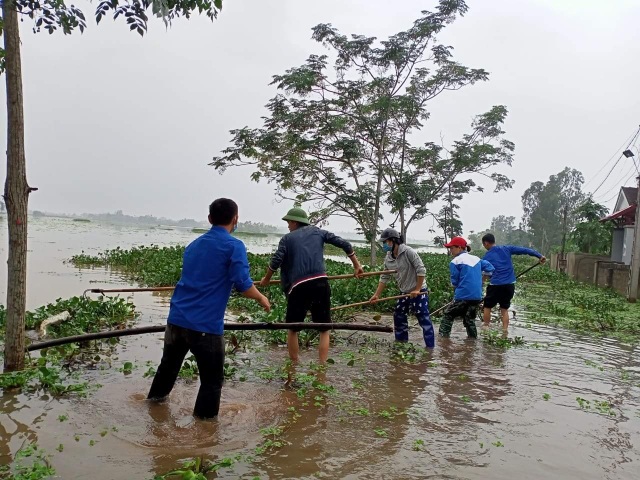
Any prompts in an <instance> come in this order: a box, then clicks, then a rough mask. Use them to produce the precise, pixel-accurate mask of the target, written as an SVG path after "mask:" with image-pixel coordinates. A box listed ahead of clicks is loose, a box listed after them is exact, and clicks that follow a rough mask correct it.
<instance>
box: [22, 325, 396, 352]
mask: <svg viewBox="0 0 640 480" xmlns="http://www.w3.org/2000/svg"><path fill="white" fill-rule="evenodd" d="M165 328H166V325H150V326H146V327H138V328H126V329H123V330H110V331H106V332H97V333H87V334H84V335H74V336H72V337H63V338H56V339H53V340H47V341H45V342H38V343H32V344H31V345H29V346H27V348H26V350H27V351H28V352H33V351H34V350H40V349H42V348H48V347H57V346H59V345H66V344H68V343H76V342H86V341H88V340H98V339H103V338H115V337H127V336H131V335H142V334H145V333H160V332H164V331H165ZM224 329H225V330H291V329H301V330H324V329H327V330H358V331H365V332H384V333H390V332H392V331H393V328H391V327H389V326H386V325H368V324H363V323H311V322H297V323H264V322H262V323H236V322H229V323H225V324H224Z"/></svg>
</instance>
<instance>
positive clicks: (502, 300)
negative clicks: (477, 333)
mask: <svg viewBox="0 0 640 480" xmlns="http://www.w3.org/2000/svg"><path fill="white" fill-rule="evenodd" d="M482 245H483V246H484V248H485V249H486V250H487V253H485V254H484V257H482V259H483V260H486V261H487V262H489V263H490V264H491V265H493V266H494V268H495V271H494V272H493V275H491V281H490V283H489V285H488V286H487V292H486V295H485V297H484V311H483V323H484V327H485V328H486V327H488V326H489V322H491V309H492V308H494V307H495V306H496V305H499V306H500V316H501V318H502V329H503V330H504V332H505V333H506V332H507V330H508V329H509V307H510V306H511V299H513V295H514V293H515V290H516V272H515V270H514V269H513V262H512V261H511V255H529V256H531V257H536V258H539V259H540V263H544V262H545V261H546V258H545V257H544V256H543V255H542V254H541V253H540V252H537V251H535V250H533V249H532V248H526V247H517V246H514V245H496V237H495V236H494V235H493V234H492V233H487V234H486V235H485V236H484V237H482Z"/></svg>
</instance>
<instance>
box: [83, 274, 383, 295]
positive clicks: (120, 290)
mask: <svg viewBox="0 0 640 480" xmlns="http://www.w3.org/2000/svg"><path fill="white" fill-rule="evenodd" d="M391 273H396V271H395V270H382V271H380V272H365V273H363V274H362V275H360V277H356V275H355V274H354V273H347V274H344V275H332V276H330V277H327V280H343V279H347V278H364V277H372V276H374V275H385V274H391ZM258 283H259V282H253V284H254V285H256V286H258ZM279 284H280V280H279V279H277V280H270V281H269V285H279ZM175 288H176V287H175V286H172V287H140V288H89V289H87V290H85V291H84V293H83V295H84V294H86V293H87V292H91V293H101V294H104V293H134V292H170V291H172V290H174V289H175Z"/></svg>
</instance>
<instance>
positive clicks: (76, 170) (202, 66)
mask: <svg viewBox="0 0 640 480" xmlns="http://www.w3.org/2000/svg"><path fill="white" fill-rule="evenodd" d="M435 4H436V2H435V1H434V0H430V1H424V0H422V1H414V0H402V1H401V2H400V1H398V2H389V1H388V0H385V1H382V0H348V1H347V0H325V1H323V2H309V1H302V0H280V1H275V0H272V1H264V0H244V1H243V0H226V1H225V2H224V10H223V12H222V14H221V15H220V17H219V19H218V20H217V21H215V22H214V23H211V22H209V21H208V20H207V19H206V18H204V17H203V18H200V17H193V18H192V19H191V20H178V21H176V22H174V25H173V27H172V28H170V29H168V30H166V29H165V28H164V26H163V24H162V23H161V22H160V21H157V20H154V21H152V22H151V24H150V27H149V33H148V35H146V36H145V37H144V38H140V37H139V36H138V35H137V34H133V33H129V32H128V29H127V27H126V25H125V23H124V22H121V21H118V22H116V23H114V22H112V21H110V20H109V19H107V20H103V22H102V24H101V25H100V26H96V25H95V21H94V20H93V18H90V27H89V29H88V30H87V31H86V32H85V33H84V34H83V35H80V34H74V35H72V36H67V37H65V36H63V35H62V34H60V33H57V34H54V35H52V36H50V35H48V34H47V33H46V32H42V33H40V34H38V35H34V34H33V33H32V32H31V24H30V23H29V21H25V22H24V23H23V24H22V41H23V51H22V61H23V81H24V95H25V121H26V152H27V163H28V166H27V168H28V169H27V173H28V178H29V182H30V184H31V185H33V186H36V187H39V191H38V192H36V193H34V194H33V195H32V196H31V202H30V208H31V209H36V210H45V211H53V212H68V213H74V212H77V213H81V212H93V213H99V212H105V211H115V210H119V209H121V210H124V211H125V213H129V214H134V215H138V214H139V215H142V214H152V215H156V216H166V217H170V218H176V219H178V218H183V217H191V218H197V219H203V218H205V216H206V209H207V205H208V204H209V202H210V201H211V200H212V199H214V198H216V197H219V196H228V197H231V198H235V199H236V200H237V201H238V203H239V205H240V208H241V213H240V215H241V217H242V218H241V220H254V221H263V222H266V223H273V224H278V223H279V222H280V220H279V219H280V218H281V217H282V214H283V211H285V210H286V209H287V208H288V207H289V205H281V204H277V203H275V200H274V198H275V197H274V194H273V189H272V187H271V186H269V185H266V184H255V183H253V182H250V180H249V174H250V171H249V170H248V169H245V170H229V171H227V173H225V174H224V175H223V176H220V175H219V174H217V173H216V172H215V171H214V170H213V169H212V168H211V167H208V166H207V162H209V161H210V159H211V157H212V156H213V155H215V154H217V153H219V151H220V150H221V149H223V148H224V147H226V146H227V145H228V142H229V139H230V136H229V133H228V131H229V130H230V129H232V128H238V127H242V126H245V125H249V126H259V125H260V124H261V122H260V118H259V117H260V116H261V115H262V114H264V112H265V109H264V105H265V103H266V102H267V101H268V100H269V99H270V98H271V97H272V96H273V95H274V94H275V88H274V87H270V86H269V85H268V84H269V82H270V79H271V76H272V75H274V74H279V73H283V72H284V70H285V69H287V68H289V67H292V66H297V65H300V64H301V63H302V62H303V61H304V60H305V59H306V57H307V56H308V55H309V54H310V53H321V52H322V51H323V49H322V47H321V46H320V45H318V44H316V43H315V42H313V41H312V40H311V39H310V34H311V31H310V29H311V27H313V26H314V25H316V24H318V23H325V22H326V23H332V24H333V25H334V26H335V27H337V28H338V29H340V31H341V32H343V33H349V34H350V33H361V34H366V35H374V36H377V37H378V38H385V37H386V36H388V35H390V34H393V33H396V32H397V31H400V30H403V29H406V28H408V27H409V26H410V25H411V24H412V22H413V20H415V19H416V18H417V17H418V16H419V15H420V11H421V10H422V9H424V8H432V7H433V6H434V5H435ZM468 4H469V6H470V11H469V13H468V14H467V15H466V16H465V17H464V18H461V19H459V20H458V21H456V22H455V23H454V24H453V25H452V26H450V27H449V28H447V29H446V30H445V32H444V33H443V34H442V35H441V36H440V39H441V40H442V41H443V42H445V43H448V44H451V45H453V46H454V47H455V51H454V57H455V59H456V60H457V61H460V62H462V63H463V64H466V65H468V66H471V67H478V68H485V69H486V70H488V71H489V72H490V73H491V77H490V80H489V82H486V83H484V84H482V85H476V86H473V87H468V88H466V89H464V90H462V91H458V92H448V93H445V94H443V95H442V96H441V97H439V98H438V99H437V100H436V101H435V102H433V103H432V105H431V111H432V116H431V120H430V121H429V123H428V124H427V126H426V128H425V129H424V132H423V136H424V139H425V140H438V139H439V137H440V136H441V135H442V136H443V137H444V139H445V141H446V142H450V141H453V140H455V139H456V138H458V137H459V136H460V135H461V134H462V133H464V132H465V131H466V129H467V128H468V125H469V123H470V121H471V118H472V117H473V116H474V115H476V114H479V113H482V112H485V111H486V110H488V109H489V108H490V107H491V106H493V105H496V104H505V105H507V107H508V108H509V112H510V114H509V117H508V120H507V123H506V126H505V130H506V131H507V138H508V139H510V140H512V141H514V142H515V144H516V157H515V158H516V160H515V162H514V166H513V167H512V168H510V169H508V170H507V171H506V172H504V173H507V174H508V175H510V176H511V177H512V178H514V179H515V180H516V184H515V187H514V188H513V189H512V190H511V191H508V192H502V193H500V194H493V193H491V191H490V190H489V191H488V192H485V193H483V194H473V195H470V196H469V197H468V198H466V199H465V200H464V201H463V202H462V211H461V216H462V220H463V222H464V226H465V233H468V232H469V230H478V229H482V228H484V227H486V226H488V224H489V222H490V221H491V217H492V216H494V215H498V214H508V215H514V216H516V217H517V218H519V217H520V215H521V203H520V197H521V195H522V193H523V191H524V190H525V189H526V188H527V187H528V186H529V184H530V183H531V182H532V181H535V180H546V179H547V178H548V177H549V175H551V174H554V173H557V172H558V171H560V170H561V169H562V168H563V167H564V166H570V167H574V168H577V169H579V170H581V171H582V172H583V173H584V175H585V178H586V179H587V180H588V181H590V183H589V185H588V187H589V188H588V189H592V188H595V187H596V186H597V185H598V184H599V183H600V182H601V180H602V179H603V178H604V176H605V174H606V173H607V172H608V170H609V168H605V169H604V171H601V172H599V173H597V172H598V170H599V169H600V168H601V167H602V166H603V164H604V163H605V162H607V160H609V158H610V157H611V156H612V155H613V154H614V153H615V152H616V149H618V148H619V147H621V146H622V144H623V143H624V142H625V139H627V138H629V137H630V136H631V135H632V134H633V133H634V131H635V130H636V128H637V127H638V125H639V124H640V95H638V89H637V85H638V78H640V77H639V74H640V64H639V63H638V62H637V59H638V58H640V29H638V26H637V19H638V18H640V2H638V1H637V0H598V1H596V0H518V1H514V0H482V1H479V0H476V1H473V0H470V1H468ZM76 5H78V6H80V7H81V8H83V9H84V12H85V13H86V14H87V16H88V17H89V16H90V15H92V14H93V11H94V9H95V3H94V4H93V5H92V4H89V3H86V2H84V1H81V2H80V3H76ZM1 95H2V97H3V98H2V102H3V104H4V103H5V98H4V95H5V92H4V88H2V93H1ZM2 123H3V125H2V128H1V130H0V131H1V133H0V135H2V138H1V139H0V141H2V142H3V143H5V142H6V138H5V137H6V117H5V116H4V115H3V116H2ZM639 145H640V142H639ZM639 156H640V155H639ZM620 165H621V166H622V165H624V166H622V167H621V168H620V170H619V171H617V172H614V173H613V174H612V175H611V177H610V178H609V180H608V181H607V182H605V184H604V185H603V186H602V188H601V189H600V190H599V191H598V194H597V195H596V200H600V201H604V200H607V199H610V197H612V196H613V195H615V193H616V192H617V189H618V187H619V186H620V185H621V183H623V182H622V181H623V180H624V179H625V178H627V177H628V176H629V175H630V174H631V170H630V168H631V165H630V163H629V161H628V160H623V161H621V162H620ZM625 172H626V173H625ZM596 173H597V175H596ZM0 174H1V176H2V178H3V179H4V176H5V165H4V163H3V164H2V165H1V166H0ZM632 183H633V176H631V180H630V181H629V182H627V184H632ZM614 201H615V200H609V201H608V202H607V205H608V206H610V207H611V206H612V204H613V203H614ZM389 221H391V220H390V219H389ZM430 223H431V222H426V221H425V222H422V223H419V224H416V226H414V227H412V231H410V234H409V236H410V237H414V238H416V237H417V238H425V237H428V236H429V237H430V236H431V235H429V234H428V233H427V229H428V227H429V225H430ZM330 226H331V228H333V229H335V230H350V229H352V228H353V225H352V224H350V223H349V222H348V221H347V220H344V219H335V220H333V221H331V223H330Z"/></svg>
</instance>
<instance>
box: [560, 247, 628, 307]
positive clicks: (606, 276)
mask: <svg viewBox="0 0 640 480" xmlns="http://www.w3.org/2000/svg"><path fill="white" fill-rule="evenodd" d="M558 257H559V255H557V254H553V255H551V258H550V264H549V265H550V267H551V269H552V270H555V271H563V270H564V272H565V273H566V274H567V275H568V276H569V277H571V278H573V279H574V280H577V281H579V282H584V283H590V284H592V285H597V286H598V287H603V288H612V289H614V290H615V291H616V292H618V293H620V294H621V295H625V296H626V295H627V285H628V283H629V266H628V265H625V264H624V263H622V262H612V261H611V258H610V257H608V256H606V257H605V256H602V255H590V254H587V253H573V252H572V253H567V254H566V255H565V257H566V258H565V261H564V262H562V261H561V260H560V259H559V258H558ZM638 295H639V296H640V288H639V289H638Z"/></svg>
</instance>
